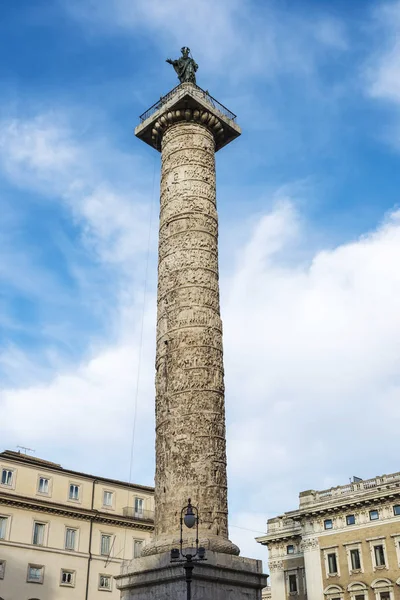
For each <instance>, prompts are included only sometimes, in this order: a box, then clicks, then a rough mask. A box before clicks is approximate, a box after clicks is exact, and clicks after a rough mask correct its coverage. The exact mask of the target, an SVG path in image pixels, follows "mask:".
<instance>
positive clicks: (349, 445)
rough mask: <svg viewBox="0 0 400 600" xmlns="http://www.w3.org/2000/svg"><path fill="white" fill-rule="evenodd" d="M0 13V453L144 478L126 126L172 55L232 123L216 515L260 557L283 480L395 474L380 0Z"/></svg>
mask: <svg viewBox="0 0 400 600" xmlns="http://www.w3.org/2000/svg"><path fill="white" fill-rule="evenodd" d="M2 16H3V18H2V22H1V24H0V44H1V46H2V47H1V52H0V92H1V97H2V102H1V110H0V383H1V392H0V394H1V395H0V405H1V414H2V418H1V420H0V439H1V440H2V447H4V448H6V447H7V448H10V449H14V448H15V447H16V446H17V445H19V444H20V445H24V446H28V447H33V448H35V449H36V453H37V455H38V456H41V457H43V458H48V459H50V460H55V461H58V462H61V463H62V464H63V465H64V466H66V467H70V468H74V469H81V470H86V471H89V472H93V473H98V474H103V475H108V476H112V477H118V478H121V479H129V478H132V479H133V480H134V481H137V482H140V483H143V484H152V482H153V472H154V457H153V447H154V434H153V428H154V419H153V411H154V388H153V385H154V384H153V381H154V339H155V292H156V265H157V215H158V190H159V170H160V157H159V155H158V153H156V152H155V151H153V150H152V149H151V148H149V147H147V146H145V145H144V144H142V143H141V142H140V141H139V140H136V139H135V137H134V136H133V128H134V127H135V125H136V124H137V123H138V116H139V115H140V114H141V113H142V112H144V111H145V110H146V109H147V108H148V107H149V106H150V105H151V104H153V103H154V102H155V101H157V99H158V98H159V97H160V95H163V94H164V93H166V92H168V91H169V90H170V89H171V88H173V87H174V86H175V85H176V83H177V81H176V76H175V73H174V71H173V69H172V68H171V67H170V66H169V65H168V64H166V63H165V59H166V58H168V57H172V58H175V57H177V56H178V55H179V49H180V48H181V46H182V45H188V46H190V48H191V50H192V53H193V56H194V58H195V59H196V61H197V62H198V64H199V71H198V84H199V85H200V86H201V87H203V88H204V89H208V90H209V91H210V93H211V94H212V95H213V96H215V97H216V98H217V99H218V100H219V101H221V102H222V103H223V104H225V105H226V106H227V107H228V108H230V109H231V110H232V111H233V112H235V113H236V114H237V115H238V123H239V124H240V126H241V127H242V131H243V133H242V136H241V137H240V138H239V139H238V140H236V141H235V142H234V143H232V144H231V145H230V146H228V147H226V148H224V149H223V150H222V151H221V152H219V153H218V155H217V169H218V172H217V182H218V207H219V214H220V263H221V298H222V316H223V320H224V335H225V337H224V347H225V366H226V389H227V394H226V401H227V424H228V463H229V477H230V479H229V484H230V495H229V501H230V523H231V538H232V539H233V540H234V541H236V542H237V543H238V544H239V545H240V546H241V547H242V551H243V553H244V554H247V555H250V556H255V557H259V558H263V559H264V560H265V559H266V550H265V549H264V548H262V547H260V546H258V545H256V544H255V542H254V541H253V537H254V536H255V535H257V532H260V531H263V530H264V528H265V520H266V518H267V517H268V516H274V515H276V514H277V513H280V512H283V511H284V510H289V509H293V508H295V506H296V503H297V496H298V492H299V491H301V490H303V489H309V488H315V489H323V488H325V487H328V486H331V485H338V484H345V483H347V481H348V478H349V477H351V476H352V475H358V476H361V477H365V478H368V477H373V476H374V475H376V474H381V473H387V472H392V471H398V469H399V465H398V462H397V460H396V458H397V454H398V452H397V438H398V429H399V419H400V412H399V408H398V407H399V395H400V377H399V361H400V342H399V340H400V316H399V315H400V312H399V310H398V300H397V299H398V296H399V294H400V272H399V269H398V264H399V260H400V212H399V209H398V205H399V196H400V193H399V189H400V169H399V159H400V83H399V82H400V42H399V39H400V2H379V1H376V0H375V1H374V2H372V1H371V2H368V1H366V0H354V1H353V2H351V3H349V2H345V1H344V0H343V1H342V0H334V1H332V0H330V1H329V2H328V1H326V2H325V1H323V0H318V1H317V0H313V1H307V0H299V1H298V2H295V3H294V2H289V1H288V0H287V1H284V0H281V1H278V0H276V1H264V2H256V1H252V0H229V1H228V0H220V2H218V3H215V2H211V0H193V1H192V2H191V3H190V6H189V5H188V4H187V3H186V2H184V1H183V0H168V2H166V1H165V0H146V1H145V0H106V1H104V2H102V3H99V2H95V1H94V0H57V1H54V2H53V3H49V2H47V1H45V0H37V1H36V2H35V3H32V2H29V1H24V0H20V1H19V2H18V3H8V6H6V7H3V13H2ZM135 407H136V409H135ZM133 423H135V427H134V429H135V435H134V449H133V463H132V468H130V459H129V456H130V453H131V440H132V428H133ZM241 528H244V529H241ZM247 529H248V530H253V531H247Z"/></svg>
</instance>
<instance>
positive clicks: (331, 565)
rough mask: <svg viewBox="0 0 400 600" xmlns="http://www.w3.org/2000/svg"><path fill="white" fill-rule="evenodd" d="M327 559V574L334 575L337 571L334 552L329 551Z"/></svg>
mask: <svg viewBox="0 0 400 600" xmlns="http://www.w3.org/2000/svg"><path fill="white" fill-rule="evenodd" d="M327 561H328V573H329V575H336V574H337V572H338V569H337V558H336V552H330V553H329V554H328V555H327Z"/></svg>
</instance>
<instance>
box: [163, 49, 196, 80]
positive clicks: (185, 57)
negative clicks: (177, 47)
mask: <svg viewBox="0 0 400 600" xmlns="http://www.w3.org/2000/svg"><path fill="white" fill-rule="evenodd" d="M181 52H182V56H181V57H180V58H178V59H177V60H171V59H170V58H167V60H166V61H165V62H167V63H169V64H170V65H172V66H173V67H174V69H175V71H176V73H177V75H178V78H179V81H180V82H181V83H185V82H187V81H188V82H189V83H194V84H196V75H195V73H196V71H197V69H198V68H199V66H198V64H197V63H196V62H195V61H194V60H193V58H192V57H191V56H189V53H190V48H187V47H186V46H184V47H183V48H181Z"/></svg>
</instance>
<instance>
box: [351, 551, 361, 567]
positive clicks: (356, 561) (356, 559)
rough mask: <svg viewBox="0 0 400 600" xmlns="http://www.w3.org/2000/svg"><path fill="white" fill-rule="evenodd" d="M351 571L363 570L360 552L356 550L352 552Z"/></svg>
mask: <svg viewBox="0 0 400 600" xmlns="http://www.w3.org/2000/svg"><path fill="white" fill-rule="evenodd" d="M350 560H351V570H352V571H357V570H359V569H361V560H360V552H359V550H357V549H356V548H355V549H354V550H350Z"/></svg>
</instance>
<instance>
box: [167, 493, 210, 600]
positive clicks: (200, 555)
mask: <svg viewBox="0 0 400 600" xmlns="http://www.w3.org/2000/svg"><path fill="white" fill-rule="evenodd" d="M183 524H185V526H186V527H188V529H192V528H193V527H194V526H196V547H195V548H194V550H195V552H194V553H193V552H187V553H186V554H185V553H184V552H183ZM180 526H181V528H180V534H181V535H180V547H179V548H173V549H172V550H171V562H181V563H183V568H184V569H185V579H186V594H187V595H186V598H187V600H191V598H192V579H193V568H194V564H193V563H194V562H197V561H199V560H207V559H206V557H205V556H206V550H205V548H203V547H202V546H200V547H199V511H198V510H197V508H196V506H192V503H191V501H190V498H189V499H188V503H187V505H186V506H184V507H183V508H182V510H181V519H180ZM180 557H182V559H183V560H182V559H181V558H180Z"/></svg>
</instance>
